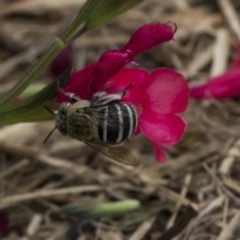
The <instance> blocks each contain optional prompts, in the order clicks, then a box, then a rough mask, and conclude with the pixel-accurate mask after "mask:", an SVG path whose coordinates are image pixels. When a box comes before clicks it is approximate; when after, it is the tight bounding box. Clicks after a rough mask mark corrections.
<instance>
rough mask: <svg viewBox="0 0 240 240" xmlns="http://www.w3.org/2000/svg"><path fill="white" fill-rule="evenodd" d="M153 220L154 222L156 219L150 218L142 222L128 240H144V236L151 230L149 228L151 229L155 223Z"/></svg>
mask: <svg viewBox="0 0 240 240" xmlns="http://www.w3.org/2000/svg"><path fill="white" fill-rule="evenodd" d="M155 220H156V217H152V218H150V219H148V220H146V221H144V222H143V223H142V224H141V225H140V226H139V227H138V229H137V230H136V231H135V232H134V233H133V235H132V236H131V237H130V238H129V239H128V240H141V239H144V236H145V235H146V234H147V232H148V231H149V230H150V229H151V227H152V225H153V223H154V222H155Z"/></svg>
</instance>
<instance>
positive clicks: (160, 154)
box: [151, 141, 166, 163]
mask: <svg viewBox="0 0 240 240" xmlns="http://www.w3.org/2000/svg"><path fill="white" fill-rule="evenodd" d="M151 143H152V145H153V149H154V152H155V158H156V161H157V162H159V163H164V162H166V154H165V152H164V151H163V150H162V148H161V147H160V146H159V144H157V143H155V142H152V141H151Z"/></svg>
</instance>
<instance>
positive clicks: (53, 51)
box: [0, 38, 65, 106]
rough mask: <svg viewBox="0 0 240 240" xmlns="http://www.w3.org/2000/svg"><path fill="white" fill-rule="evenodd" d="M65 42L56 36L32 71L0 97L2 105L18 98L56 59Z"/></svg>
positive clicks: (0, 104)
mask: <svg viewBox="0 0 240 240" xmlns="http://www.w3.org/2000/svg"><path fill="white" fill-rule="evenodd" d="M64 46H65V45H64V43H63V41H62V40H60V39H59V38H56V39H55V41H54V42H53V44H52V45H51V47H50V48H49V49H48V51H46V53H45V54H44V55H43V56H42V57H41V58H40V60H39V61H38V62H37V64H36V65H35V66H34V67H33V68H32V69H31V70H30V72H28V73H27V75H25V77H23V79H21V80H20V81H19V82H17V83H16V85H15V86H14V87H13V88H12V89H11V90H10V91H9V92H8V93H7V94H6V95H5V96H4V97H3V98H2V99H0V106H3V105H5V104H8V103H11V102H12V101H13V100H14V99H15V98H17V97H18V96H19V95H20V94H21V93H22V92H23V91H24V90H25V89H26V88H27V87H28V86H29V84H30V83H31V82H32V81H34V80H35V79H36V78H37V77H39V75H40V74H41V73H42V72H43V71H44V70H45V69H46V68H47V67H48V65H49V64H50V63H51V62H52V61H53V60H54V59H55V57H56V56H57V55H58V54H59V53H60V52H61V50H62V49H63V48H64Z"/></svg>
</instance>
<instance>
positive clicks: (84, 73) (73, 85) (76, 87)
mask: <svg viewBox="0 0 240 240" xmlns="http://www.w3.org/2000/svg"><path fill="white" fill-rule="evenodd" d="M95 64H96V63H92V64H90V65H88V66H87V67H85V68H84V69H82V70H80V71H78V72H75V73H73V74H72V75H71V79H70V80H69V84H68V86H67V87H65V88H64V89H63V90H64V92H67V93H68V92H70V93H75V95H77V96H78V97H79V98H81V99H86V100H90V99H91V96H90V94H89V92H88V91H87V89H88V79H89V76H90V74H91V72H92V70H93V68H94V66H95ZM57 102H58V103H61V102H69V98H68V97H66V96H64V95H63V94H62V93H61V92H59V93H58V96H57Z"/></svg>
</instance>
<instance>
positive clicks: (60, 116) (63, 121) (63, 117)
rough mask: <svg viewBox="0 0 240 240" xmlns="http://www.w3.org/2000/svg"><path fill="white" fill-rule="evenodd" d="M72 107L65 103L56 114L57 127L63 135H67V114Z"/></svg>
mask: <svg viewBox="0 0 240 240" xmlns="http://www.w3.org/2000/svg"><path fill="white" fill-rule="evenodd" d="M71 106H72V104H71V103H67V102H63V103H61V104H60V106H59V108H58V110H57V111H55V112H54V114H55V122H56V127H57V128H58V130H59V132H60V133H61V134H62V135H67V112H68V109H69V107H71Z"/></svg>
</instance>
